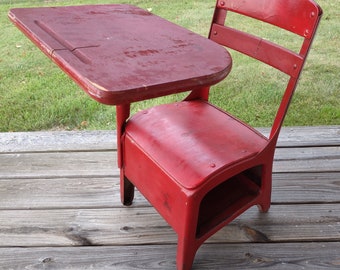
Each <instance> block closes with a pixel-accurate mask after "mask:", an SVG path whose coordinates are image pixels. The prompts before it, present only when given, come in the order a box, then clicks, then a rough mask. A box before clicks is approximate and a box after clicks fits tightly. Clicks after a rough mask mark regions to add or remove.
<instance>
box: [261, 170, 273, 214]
mask: <svg viewBox="0 0 340 270" xmlns="http://www.w3.org/2000/svg"><path fill="white" fill-rule="evenodd" d="M268 168H269V169H268ZM271 193H272V166H271V165H267V167H265V168H264V171H263V176H262V196H261V200H260V202H259V204H258V205H257V206H258V208H259V210H260V212H262V213H267V212H268V210H269V208H270V204H271Z"/></svg>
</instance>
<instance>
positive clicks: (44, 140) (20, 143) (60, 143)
mask: <svg viewBox="0 0 340 270" xmlns="http://www.w3.org/2000/svg"><path fill="white" fill-rule="evenodd" d="M116 136H117V133H116V131H115V130H112V131H109V130H107V131H104V130H103V131H35V132H3V133H0V153H1V152H2V153H14V152H17V153H18V152H20V153H21V152H48V151H82V150H86V151H89V150H114V149H117V143H116Z"/></svg>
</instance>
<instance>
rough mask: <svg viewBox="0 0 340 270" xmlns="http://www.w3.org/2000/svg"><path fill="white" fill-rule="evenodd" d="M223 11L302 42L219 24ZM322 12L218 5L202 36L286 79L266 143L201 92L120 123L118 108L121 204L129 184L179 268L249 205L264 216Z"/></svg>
mask: <svg viewBox="0 0 340 270" xmlns="http://www.w3.org/2000/svg"><path fill="white" fill-rule="evenodd" d="M227 12H236V13H238V14H241V15H246V16H250V17H252V18H254V19H258V20H261V21H264V22H266V23H269V24H272V25H275V26H278V27H280V28H283V29H285V30H288V31H291V32H293V33H295V34H296V35H297V36H301V37H303V42H302V45H301V49H300V51H298V52H293V51H291V50H288V49H285V48H283V47H281V46H278V45H276V44H274V43H271V42H270V41H267V40H265V39H261V38H258V37H255V36H253V35H250V34H247V33H244V32H241V31H238V30H235V29H233V28H231V27H229V26H226V25H225V19H226V14H227ZM321 14H322V11H321V9H320V7H319V6H318V5H317V4H316V3H315V2H313V1H312V0H296V1H294V0H293V1H286V0H244V1H236V0H219V1H217V4H216V9H215V13H214V17H213V22H212V25H211V31H210V35H209V38H210V39H212V40H214V41H216V42H218V43H220V44H221V45H224V46H227V47H229V48H231V49H235V50H238V51H239V52H241V53H244V54H246V55H248V56H251V57H253V58H255V59H257V60H259V61H262V62H264V63H267V64H269V65H270V66H273V67H275V68H276V69H278V70H280V71H282V72H283V73H285V74H287V75H288V76H289V81H288V83H287V88H286V90H285V92H284V95H283V97H282V101H281V104H280V105H279V108H278V112H277V114H276V117H275V120H274V123H273V126H272V130H271V133H270V136H269V138H266V137H264V136H263V135H262V134H260V133H259V132H257V131H256V130H255V129H253V128H252V127H250V126H249V125H247V124H245V123H243V122H242V121H241V120H238V119H236V118H235V117H233V116H232V115H230V114H229V113H227V112H224V111H222V110H221V109H219V108H217V107H215V106H213V105H211V104H210V103H209V102H208V101H207V93H208V89H207V88H203V89H196V90H194V91H192V93H191V94H190V95H189V97H188V98H187V99H186V100H184V101H182V102H178V103H173V104H165V105H159V106H156V107H153V108H150V109H147V110H145V111H141V112H138V113H137V114H135V115H134V116H132V117H131V118H130V119H129V120H128V121H127V122H125V119H126V118H127V117H128V111H127V110H120V109H119V108H118V115H117V116H118V120H119V121H118V122H119V123H121V126H119V127H118V128H119V130H118V131H119V138H118V140H119V147H120V167H121V194H122V202H123V203H124V204H126V205H129V204H131V203H132V200H133V190H134V186H136V187H137V188H138V189H139V191H140V192H141V193H142V194H143V195H144V196H145V197H146V198H147V199H148V201H149V202H150V203H151V204H152V205H153V206H154V207H155V208H156V210H157V211H158V212H159V213H160V214H161V215H162V216H163V217H164V219H165V220H166V221H167V222H168V223H169V224H170V225H171V226H172V227H173V229H174V230H175V231H176V232H177V234H178V250H177V267H178V269H191V266H192V263H193V260H194V257H195V254H196V251H197V249H198V248H199V246H200V245H201V244H202V243H203V242H204V241H205V240H206V239H207V238H209V237H210V236H211V235H212V234H214V233H215V232H217V231H218V230H219V229H221V228H222V227H223V226H225V225H226V224H228V223H229V222H230V221H232V220H233V219H235V218H236V217H237V216H238V215H240V214H241V213H242V212H244V211H245V210H247V209H248V208H250V207H251V206H253V205H258V206H259V207H260V210H261V211H264V212H266V211H268V209H269V207H270V200H271V199H270V198H271V182H272V165H273V158H274V151H275V146H276V142H277V139H278V135H279V132H280V128H281V125H282V122H283V120H284V117H285V114H286V111H287V109H288V106H289V103H290V100H291V97H292V95H293V93H294V90H295V88H296V84H297V81H298V78H299V75H300V72H301V70H302V67H303V64H304V62H305V59H306V57H307V54H308V51H309V49H310V46H311V42H312V39H313V37H314V34H315V31H316V28H317V26H318V23H319V20H320V17H321ZM235 65H237V64H235ZM121 108H123V107H121ZM124 108H126V107H124Z"/></svg>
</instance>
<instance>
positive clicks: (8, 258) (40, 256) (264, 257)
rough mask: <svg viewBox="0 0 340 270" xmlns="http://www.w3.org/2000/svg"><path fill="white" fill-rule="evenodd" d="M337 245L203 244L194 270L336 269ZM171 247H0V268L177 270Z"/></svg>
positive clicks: (338, 264) (173, 250)
mask: <svg viewBox="0 0 340 270" xmlns="http://www.w3.org/2000/svg"><path fill="white" fill-rule="evenodd" d="M339 249H340V244H339V243H333V242H324V243H281V244H280V245H277V244H268V243H266V244H263V243H262V244H223V245H221V244H218V245H215V244H205V245H203V246H202V247H201V248H200V249H199V251H198V253H197V255H196V257H195V261H194V265H193V270H194V269H202V270H203V269H206V270H211V269H214V270H225V269H230V270H232V269H242V270H243V269H265V268H267V269H275V270H296V269H311V270H314V269H321V268H322V269H338V268H339V266H340V255H339ZM175 252H176V246H175V245H152V246H109V247H100V246H97V247H39V248H29V249H27V248H0V254H1V256H0V268H1V269H18V270H19V269H33V268H34V269H46V268H48V269H52V268H53V269H117V270H118V269H119V270H134V269H150V270H152V269H164V270H173V269H175V268H176V262H175Z"/></svg>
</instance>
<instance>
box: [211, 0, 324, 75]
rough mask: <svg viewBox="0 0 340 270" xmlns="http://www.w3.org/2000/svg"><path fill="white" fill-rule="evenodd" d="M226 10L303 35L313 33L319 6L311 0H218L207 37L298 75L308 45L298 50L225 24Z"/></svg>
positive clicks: (317, 19)
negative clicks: (295, 50)
mask: <svg viewBox="0 0 340 270" xmlns="http://www.w3.org/2000/svg"><path fill="white" fill-rule="evenodd" d="M227 11H231V12H236V13H238V14H242V15H245V16H248V17H251V18H254V19H257V20H260V21H263V22H266V23H270V24H272V25H275V26H278V27H280V28H282V29H285V30H289V31H291V32H293V33H295V34H297V35H300V36H303V37H304V38H305V39H306V40H307V41H308V40H310V39H311V37H312V36H313V34H314V32H315V30H316V27H317V24H318V21H319V17H320V15H321V9H320V8H319V6H318V5H316V4H315V3H314V2H313V1H310V0H275V1H274V0H238V1H237V0H219V1H217V5H216V10H215V15H214V19H213V23H212V26H211V31H210V36H209V38H210V39H212V40H214V41H216V42H217V43H219V44H221V45H224V46H226V47H229V48H231V49H234V50H237V51H239V52H241V53H244V54H246V55H248V56H251V57H253V58H255V59H257V60H260V61H262V62H264V63H266V64H268V65H271V66H273V67H275V68H277V69H279V70H280V71H282V72H284V73H286V74H288V75H290V76H292V77H298V75H299V73H300V71H301V69H302V66H303V63H304V57H305V56H306V54H307V51H308V48H309V44H308V46H305V48H304V47H302V50H300V52H293V51H291V50H289V49H286V48H284V47H281V46H280V45H277V44H274V43H272V42H270V41H268V40H266V39H263V38H261V37H257V36H254V35H252V34H251V33H244V32H242V31H238V30H237V29H233V28H231V27H228V26H225V25H224V21H225V19H226V14H227Z"/></svg>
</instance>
